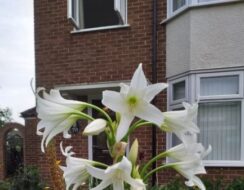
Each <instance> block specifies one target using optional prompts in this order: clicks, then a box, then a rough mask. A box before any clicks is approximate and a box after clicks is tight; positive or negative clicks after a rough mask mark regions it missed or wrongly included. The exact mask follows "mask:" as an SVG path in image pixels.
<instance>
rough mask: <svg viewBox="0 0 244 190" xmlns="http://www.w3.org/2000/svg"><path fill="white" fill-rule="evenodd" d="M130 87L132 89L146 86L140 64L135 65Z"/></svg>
mask: <svg viewBox="0 0 244 190" xmlns="http://www.w3.org/2000/svg"><path fill="white" fill-rule="evenodd" d="M130 87H131V88H133V89H145V88H146V87H147V79H146V77H145V74H144V72H143V70H142V64H141V63H140V64H139V66H138V67H137V69H136V71H135V73H134V75H133V77H132V79H131V83H130Z"/></svg>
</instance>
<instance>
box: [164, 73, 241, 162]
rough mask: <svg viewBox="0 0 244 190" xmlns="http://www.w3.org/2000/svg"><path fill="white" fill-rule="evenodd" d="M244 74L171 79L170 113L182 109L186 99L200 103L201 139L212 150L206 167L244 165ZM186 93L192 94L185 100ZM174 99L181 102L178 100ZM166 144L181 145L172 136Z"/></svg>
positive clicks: (198, 74) (207, 74)
mask: <svg viewBox="0 0 244 190" xmlns="http://www.w3.org/2000/svg"><path fill="white" fill-rule="evenodd" d="M243 74H244V71H236V72H215V73H203V74H201V73H195V74H189V75H187V76H184V77H182V78H178V79H172V80H171V79H170V80H169V84H170V86H169V88H170V90H169V92H170V93H169V94H168V95H169V96H170V97H169V98H168V99H169V101H168V108H169V109H170V110H180V109H183V108H182V101H185V100H186V101H188V102H190V103H193V102H196V101H198V102H199V108H198V117H197V121H196V122H197V125H198V126H199V128H200V134H199V138H198V139H199V142H201V143H203V145H204V146H205V147H208V145H209V144H211V145H212V148H213V151H212V153H211V154H210V155H209V156H208V157H207V158H206V161H205V162H206V165H209V166H241V165H242V164H243V163H244V144H243V142H244V96H243V84H244V79H243ZM186 79H187V80H186ZM183 82H185V84H183ZM186 83H187V84H186ZM183 91H185V92H188V94H189V95H188V96H185V99H182V97H183V94H184V93H183ZM185 94H187V93H185ZM174 97H179V98H180V99H181V101H175V100H174ZM167 142H168V146H169V147H171V146H175V145H177V144H179V143H180V141H179V139H177V137H176V136H175V135H169V136H168V141H167Z"/></svg>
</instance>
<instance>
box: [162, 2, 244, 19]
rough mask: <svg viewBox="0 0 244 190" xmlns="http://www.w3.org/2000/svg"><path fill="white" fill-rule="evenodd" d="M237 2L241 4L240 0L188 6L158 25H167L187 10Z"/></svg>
mask: <svg viewBox="0 0 244 190" xmlns="http://www.w3.org/2000/svg"><path fill="white" fill-rule="evenodd" d="M237 2H243V1H242V0H222V1H219V2H216V1H215V2H202V3H198V4H195V5H189V6H187V7H184V8H182V9H181V10H179V11H176V12H175V13H172V14H171V15H170V16H168V18H166V19H164V20H163V21H162V22H161V23H160V24H167V23H168V22H170V21H171V20H173V19H174V18H176V17H178V16H180V15H181V14H183V13H185V12H187V11H188V10H191V9H194V8H201V7H209V6H216V5H222V4H230V3H237Z"/></svg>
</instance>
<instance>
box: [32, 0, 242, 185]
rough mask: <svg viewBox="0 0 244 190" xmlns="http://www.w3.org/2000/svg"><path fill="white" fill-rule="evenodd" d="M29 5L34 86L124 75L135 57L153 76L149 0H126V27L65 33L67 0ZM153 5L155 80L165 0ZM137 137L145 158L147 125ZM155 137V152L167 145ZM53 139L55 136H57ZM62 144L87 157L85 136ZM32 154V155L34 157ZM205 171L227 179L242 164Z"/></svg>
mask: <svg viewBox="0 0 244 190" xmlns="http://www.w3.org/2000/svg"><path fill="white" fill-rule="evenodd" d="M34 10H35V54H36V81H37V86H44V87H46V88H53V87H54V86H56V85H72V84H79V83H96V82H106V81H118V80H129V79H130V78H131V76H132V74H133V72H134V70H135V68H136V67H137V65H138V63H140V62H142V63H144V64H143V67H144V71H145V73H146V76H147V77H148V79H149V80H151V79H152V72H151V66H152V63H151V59H152V54H151V49H152V46H151V43H152V42H151V41H152V1H151V0H143V1H141V0H128V23H129V25H130V27H128V28H121V29H113V30H104V31H93V32H86V33H77V34H71V33H70V31H71V30H73V26H72V25H71V24H70V23H69V21H68V20H67V18H66V15H67V5H66V0H35V1H34ZM157 10H158V15H157V27H158V29H157V34H158V41H157V48H158V49H157V52H158V55H157V63H158V69H157V72H158V73H157V74H158V81H159V82H162V81H165V80H166V79H165V60H166V55H165V43H166V42H165V38H166V35H165V26H164V25H163V26H162V25H160V22H161V21H162V20H163V19H164V18H166V0H162V1H158V8H157ZM157 105H158V107H159V108H160V109H161V110H162V111H165V110H166V94H165V93H164V94H161V95H160V96H159V97H158V98H157ZM137 137H138V138H139V143H140V145H141V147H140V148H141V152H143V154H144V158H145V159H149V158H150V156H151V143H152V139H151V128H150V127H145V128H143V129H141V130H140V131H138V132H137ZM157 139H158V152H160V151H162V150H164V149H165V148H166V138H165V134H162V133H161V132H160V131H159V130H158V133H157ZM57 140H58V141H57V142H59V141H60V140H61V137H59V138H57ZM57 144H58V143H57ZM65 144H66V145H74V151H75V152H77V155H78V156H82V157H87V155H88V153H87V147H88V142H87V138H86V137H82V136H81V135H76V136H75V137H73V138H72V139H71V140H65ZM57 146H58V145H57ZM39 151H40V150H39ZM58 152H59V151H58ZM36 155H37V157H38V158H37V159H39V160H40V162H38V164H40V165H41V170H42V172H43V173H45V175H44V176H45V177H44V178H45V179H46V180H48V179H50V178H49V177H48V165H47V164H46V158H45V156H43V154H41V153H40V152H39V153H37V154H36ZM58 155H60V153H58ZM31 159H33V160H35V157H34V156H33V158H31ZM31 159H30V160H31ZM30 162H31V161H30ZM158 164H160V163H158ZM49 169H50V168H49ZM229 171H231V174H229V173H230V172H229ZM219 172H220V173H219ZM209 173H210V176H213V177H215V176H217V175H223V176H225V179H226V180H229V179H230V178H232V177H236V176H238V175H239V174H240V173H242V169H239V168H232V169H231V168H223V169H218V168H217V169H216V168H213V169H210V170H209ZM174 175H175V174H174V172H171V171H167V172H166V173H165V175H158V176H157V177H158V181H159V182H160V183H164V182H167V181H168V180H169V179H170V178H172V176H174Z"/></svg>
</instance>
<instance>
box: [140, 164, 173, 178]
mask: <svg viewBox="0 0 244 190" xmlns="http://www.w3.org/2000/svg"><path fill="white" fill-rule="evenodd" d="M169 167H171V165H170V164H167V165H163V166H159V167H157V168H155V169H154V170H151V171H150V172H149V173H148V174H147V175H146V176H145V177H144V178H143V181H146V180H147V178H148V177H149V176H150V175H152V174H153V173H155V172H158V171H160V170H163V169H165V168H169Z"/></svg>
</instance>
